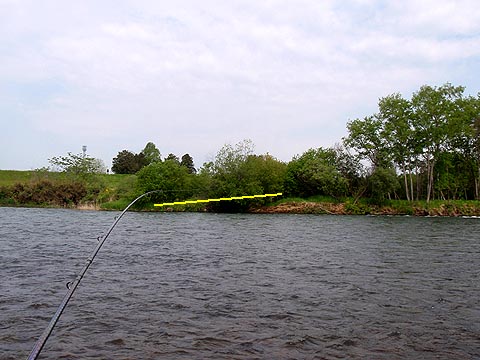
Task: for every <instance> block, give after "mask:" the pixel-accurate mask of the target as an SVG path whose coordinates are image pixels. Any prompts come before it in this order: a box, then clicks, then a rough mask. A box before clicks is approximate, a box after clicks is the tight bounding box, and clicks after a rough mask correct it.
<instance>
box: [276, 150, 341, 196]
mask: <svg viewBox="0 0 480 360" xmlns="http://www.w3.org/2000/svg"><path fill="white" fill-rule="evenodd" d="M347 187H348V181H347V179H346V178H345V177H344V176H343V175H342V173H341V172H340V171H339V170H338V169H337V158H336V153H335V150H334V149H324V148H318V149H310V150H307V151H306V152H304V153H303V154H302V155H301V156H297V157H294V158H293V159H292V161H290V162H289V163H288V165H287V169H286V175H285V191H286V192H287V193H288V194H290V195H299V196H303V197H308V196H312V195H328V196H332V197H341V196H345V195H346V193H347Z"/></svg>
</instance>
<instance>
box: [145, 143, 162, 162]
mask: <svg viewBox="0 0 480 360" xmlns="http://www.w3.org/2000/svg"><path fill="white" fill-rule="evenodd" d="M141 153H142V154H143V156H144V157H145V164H146V165H149V164H153V163H155V162H160V161H162V157H161V154H160V150H158V149H157V147H156V146H155V144H154V143H153V142H151V141H150V142H148V143H147V144H146V145H145V147H144V148H143V150H142V151H141Z"/></svg>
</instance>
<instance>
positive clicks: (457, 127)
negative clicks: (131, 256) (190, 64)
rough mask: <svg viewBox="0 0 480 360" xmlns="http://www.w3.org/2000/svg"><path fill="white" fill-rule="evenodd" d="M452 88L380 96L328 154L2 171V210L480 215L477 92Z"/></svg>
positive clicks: (234, 148)
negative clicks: (169, 204) (175, 203)
mask: <svg viewBox="0 0 480 360" xmlns="http://www.w3.org/2000/svg"><path fill="white" fill-rule="evenodd" d="M464 91H465V88H464V87H462V86H453V85H451V84H449V83H447V84H444V85H442V86H439V87H432V86H427V85H425V86H422V87H421V88H420V89H419V90H418V91H417V92H415V93H414V94H413V95H412V98H411V99H405V98H403V97H402V96H401V95H400V94H391V95H388V96H386V97H383V98H381V99H380V100H379V103H378V112H377V113H375V114H373V115H370V116H367V117H365V118H363V119H354V120H351V121H349V122H348V124H347V136H345V137H344V138H343V139H341V140H339V142H338V143H337V144H336V145H335V146H332V147H328V148H325V147H319V148H312V149H308V150H306V151H305V152H304V153H303V154H300V155H297V156H295V157H293V159H291V160H290V161H289V162H283V161H280V160H278V159H276V158H275V157H273V156H272V155H270V154H269V153H266V154H256V153H255V152H254V145H253V143H252V142H251V141H250V140H243V141H241V142H239V143H237V144H235V145H230V144H227V145H225V146H223V147H222V148H221V149H220V150H219V151H218V152H217V154H216V156H215V158H214V159H213V161H211V162H207V163H204V164H203V165H202V166H201V167H200V168H198V169H197V168H196V167H195V164H194V161H193V158H192V157H191V156H190V155H189V154H188V153H185V154H184V155H182V156H181V157H178V156H176V155H175V154H168V155H167V156H166V157H163V156H162V155H161V153H160V151H159V150H158V148H157V146H156V145H155V144H154V143H153V142H149V143H147V144H146V146H145V148H144V149H143V150H142V151H141V152H139V153H135V152H132V151H129V150H121V151H119V152H118V154H117V156H116V157H115V158H113V160H112V169H111V170H112V173H109V174H107V171H106V168H105V166H104V165H103V161H102V160H100V159H96V158H93V157H90V156H88V155H86V154H85V153H84V154H72V153H68V154H67V155H65V156H58V157H53V158H51V159H49V163H50V166H49V167H48V168H42V169H37V170H32V171H15V170H0V206H36V207H38V206H40V207H68V208H80V209H82V208H87V209H102V210H122V209H123V208H125V206H126V205H127V204H128V203H129V202H130V201H132V200H133V199H134V198H135V197H136V196H138V195H140V194H143V193H145V192H148V191H151V190H158V189H161V190H163V192H162V193H158V194H154V195H151V196H149V197H146V198H143V199H142V201H140V202H139V204H138V205H137V206H136V207H135V208H134V209H135V210H150V211H218V212H232V211H235V212H239V211H243V212H247V211H248V212H255V213H302V214H303V213H313V214H385V215H396V214H398V215H421V216H425V215H429V216H460V215H465V216H480V201H479V200H480V94H478V95H477V96H476V97H475V96H466V95H464ZM279 192H282V193H283V194H284V197H283V198H280V199H268V198H267V199H253V200H238V201H231V202H230V201H229V202H222V201H220V202H214V203H208V204H195V205H188V206H187V205H185V206H175V208H173V207H166V208H161V209H158V208H157V209H155V208H154V207H153V203H155V202H156V203H159V202H171V201H182V200H187V199H190V200H195V199H208V198H219V197H229V196H242V195H254V194H264V193H279Z"/></svg>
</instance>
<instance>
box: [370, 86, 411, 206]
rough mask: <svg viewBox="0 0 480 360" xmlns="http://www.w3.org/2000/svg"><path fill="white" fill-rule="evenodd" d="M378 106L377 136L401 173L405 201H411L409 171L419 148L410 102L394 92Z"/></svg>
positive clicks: (382, 99) (381, 100)
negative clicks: (380, 123)
mask: <svg viewBox="0 0 480 360" xmlns="http://www.w3.org/2000/svg"><path fill="white" fill-rule="evenodd" d="M378 108H379V113H378V115H377V117H378V118H379V119H380V121H382V123H383V124H384V125H383V130H382V133H381V136H382V137H383V138H384V139H385V145H386V148H387V149H388V150H387V151H388V152H389V153H390V154H391V156H392V160H393V162H394V163H395V165H396V166H397V167H398V169H400V171H401V173H402V176H403V185H404V187H405V195H406V197H407V200H413V199H414V194H413V171H414V169H415V170H417V164H418V154H419V150H420V149H419V144H418V139H417V136H416V134H415V132H414V128H413V126H414V123H413V109H412V104H411V102H410V101H408V100H406V99H404V98H403V97H402V96H401V95H400V94H398V93H397V94H392V95H389V96H386V97H384V98H381V99H380V101H379V103H378Z"/></svg>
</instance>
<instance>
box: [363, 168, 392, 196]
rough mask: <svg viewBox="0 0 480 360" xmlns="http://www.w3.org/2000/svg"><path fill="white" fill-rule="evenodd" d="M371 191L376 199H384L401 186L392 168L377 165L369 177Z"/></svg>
mask: <svg viewBox="0 0 480 360" xmlns="http://www.w3.org/2000/svg"><path fill="white" fill-rule="evenodd" d="M369 185H370V192H371V195H372V198H373V199H375V200H380V201H382V200H384V199H385V198H386V197H387V196H388V197H389V198H390V194H391V193H393V192H395V191H396V190H397V189H398V188H399V183H398V178H397V175H396V174H395V170H394V169H392V168H382V167H377V168H375V169H374V171H373V173H372V175H370V177H369Z"/></svg>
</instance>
